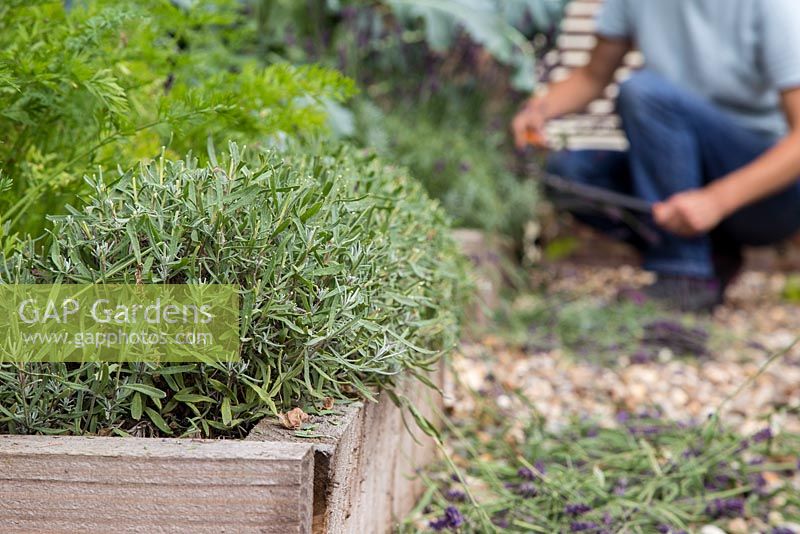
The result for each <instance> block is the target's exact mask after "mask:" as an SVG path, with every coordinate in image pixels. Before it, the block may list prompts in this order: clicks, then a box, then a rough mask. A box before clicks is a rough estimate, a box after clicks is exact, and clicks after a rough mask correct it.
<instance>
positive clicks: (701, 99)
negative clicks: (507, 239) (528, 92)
mask: <svg viewBox="0 0 800 534" xmlns="http://www.w3.org/2000/svg"><path fill="white" fill-rule="evenodd" d="M597 37H598V40H597V45H596V47H595V48H594V50H593V52H592V54H591V60H590V61H589V63H588V65H587V66H585V67H583V68H580V69H577V70H575V71H574V72H573V73H572V74H571V76H570V77H569V78H567V79H565V80H564V81H561V82H558V83H554V84H552V85H551V86H550V87H549V88H548V90H547V92H546V93H545V94H544V95H543V96H537V97H533V98H531V99H530V100H528V101H527V102H526V104H525V105H524V106H523V107H522V109H521V111H520V112H519V114H518V115H517V116H516V117H515V118H514V122H513V130H514V135H515V139H516V142H517V145H518V146H520V147H522V146H524V144H525V142H526V141H525V140H526V139H528V138H529V137H530V135H531V134H536V135H541V132H542V130H543V128H544V126H545V125H546V123H547V121H549V120H551V119H554V118H557V117H560V116H563V115H566V114H569V113H574V112H578V111H581V110H582V109H584V108H585V107H586V106H587V105H588V104H589V103H590V102H592V101H593V100H595V99H596V98H598V97H600V96H601V95H602V93H603V91H604V89H605V88H606V87H607V86H608V84H609V83H610V82H611V81H612V78H613V75H614V72H615V71H616V70H617V68H618V67H620V65H621V64H622V61H623V58H624V56H625V55H626V54H627V52H628V51H629V50H631V48H632V47H633V46H634V45H635V46H636V47H637V48H638V49H639V50H640V51H641V52H642V54H643V55H644V58H645V68H644V69H643V70H641V71H639V72H637V73H635V74H633V75H632V76H631V77H630V78H629V79H628V80H627V81H625V82H624V83H623V84H622V85H621V87H620V92H619V97H618V100H617V110H618V113H619V115H620V117H621V119H622V125H623V129H624V131H625V134H626V136H627V138H628V141H629V149H628V150H627V151H625V152H615V151H563V152H559V153H556V154H553V155H552V156H551V157H550V160H549V162H548V167H549V170H550V171H551V172H553V173H554V174H559V175H561V176H563V177H565V178H568V179H570V180H575V181H578V182H582V183H586V184H590V185H595V186H600V187H604V188H607V189H610V190H614V191H618V192H622V193H626V194H630V195H634V196H636V197H639V198H641V199H643V200H647V201H651V202H654V203H655V204H654V209H653V219H654V221H655V223H656V224H657V225H658V226H659V227H660V231H661V233H662V235H661V239H660V240H659V241H658V243H657V244H653V245H645V244H643V245H641V248H642V254H643V257H644V267H645V268H646V269H649V270H651V271H654V272H655V273H657V275H658V278H657V281H656V282H655V283H654V284H653V285H652V286H650V287H648V288H646V289H645V292H644V293H645V295H646V296H647V297H649V298H651V299H653V300H657V301H660V302H662V303H665V304H666V305H668V306H670V307H673V308H677V309H681V310H684V311H707V310H710V309H712V308H713V307H714V306H716V305H717V304H719V303H721V302H722V300H723V298H724V294H725V289H726V287H727V286H728V284H729V283H730V281H731V280H732V279H733V277H734V275H735V274H736V272H737V271H738V269H739V268H740V267H741V262H742V247H743V246H760V245H769V244H772V243H776V242H780V241H783V240H785V239H786V238H788V237H789V236H791V235H792V234H794V233H796V232H797V231H798V230H800V182H798V177H800V9H798V8H797V6H796V5H795V0H669V1H664V0H605V4H604V6H603V8H602V10H601V12H600V16H599V20H598V36H597Z"/></svg>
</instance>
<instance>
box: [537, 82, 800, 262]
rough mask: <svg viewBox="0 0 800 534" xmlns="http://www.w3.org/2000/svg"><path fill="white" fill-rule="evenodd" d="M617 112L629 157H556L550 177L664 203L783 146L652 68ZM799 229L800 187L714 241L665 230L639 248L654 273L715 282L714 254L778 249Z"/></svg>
mask: <svg viewBox="0 0 800 534" xmlns="http://www.w3.org/2000/svg"><path fill="white" fill-rule="evenodd" d="M617 111H618V113H619V115H620V117H621V118H622V125H623V128H624V130H625V134H626V136H627V137H628V140H629V144H630V149H629V150H628V151H627V152H619V151H604V150H581V151H562V152H557V153H555V154H552V155H551V156H550V158H549V160H548V171H549V172H551V173H553V174H558V175H560V176H562V177H564V178H567V179H570V180H574V181H577V182H582V183H587V184H591V185H596V186H600V187H604V188H607V189H611V190H614V191H618V192H622V193H626V194H630V195H634V196H636V197H639V198H642V199H645V200H649V201H660V200H665V199H667V198H669V197H670V196H671V195H673V194H675V193H678V192H681V191H686V190H689V189H697V188H701V187H703V186H704V185H706V184H708V183H709V182H712V181H714V180H716V179H719V178H721V177H723V176H725V175H727V174H728V173H730V172H732V171H734V170H736V169H739V168H741V167H743V166H745V165H747V164H748V163H750V162H751V161H753V160H754V159H756V158H758V157H759V156H760V155H761V154H763V153H764V152H765V151H767V150H768V149H769V148H770V147H771V146H772V145H773V144H774V143H775V141H776V140H775V139H773V138H771V137H770V136H768V135H765V134H764V133H761V132H756V131H752V130H748V129H747V128H745V127H743V126H741V125H740V124H739V123H737V122H735V121H734V120H733V119H732V118H731V117H730V116H728V115H727V114H726V113H725V112H724V111H723V110H721V109H719V108H717V107H715V106H714V105H713V104H712V103H710V102H708V101H706V100H704V99H702V98H701V97H699V96H697V95H694V94H692V93H690V92H689V91H686V90H683V89H681V88H678V87H676V86H674V85H673V84H671V83H670V82H668V81H667V80H665V79H664V78H662V77H660V76H659V75H657V74H654V73H652V72H649V71H646V70H644V71H641V72H638V73H636V74H634V75H633V76H632V77H631V78H629V79H628V80H627V81H626V82H624V83H623V84H622V85H621V87H620V93H619V98H618V101H617ZM586 222H589V223H590V224H593V225H595V226H597V227H599V228H600V229H601V230H605V231H607V232H610V233H612V234H617V235H618V236H622V237H624V232H625V228H624V227H623V226H622V225H621V224H619V223H614V222H612V221H610V220H604V219H601V218H598V217H591V218H587V219H586ZM798 230H800V183H797V184H794V185H792V186H791V187H789V188H788V189H786V190H785V191H782V192H780V193H778V194H775V195H773V196H771V197H769V198H767V199H765V200H762V201H760V202H757V203H754V204H751V205H749V206H747V207H745V208H743V209H741V210H739V211H738V212H736V213H734V214H733V215H732V216H730V217H728V218H727V219H726V220H724V221H723V222H722V223H721V224H720V225H719V227H718V228H717V229H715V230H714V231H713V232H712V233H711V234H710V235H704V236H700V237H696V238H691V239H686V238H681V237H678V236H675V235H672V234H668V233H665V232H661V237H662V239H661V240H660V242H659V243H658V244H656V245H648V244H646V243H643V242H637V243H636V244H637V245H638V246H639V248H640V249H641V251H642V253H643V256H644V266H645V268H646V269H648V270H652V271H655V272H657V273H664V274H677V275H688V276H695V277H701V278H712V277H714V275H715V269H714V255H715V254H723V255H727V256H730V255H739V254H740V253H741V248H742V247H743V246H745V245H749V246H762V245H769V244H772V243H777V242H780V241H783V240H785V239H786V238H788V237H790V236H791V235H792V234H794V233H796V232H797V231H798ZM659 232H660V231H659Z"/></svg>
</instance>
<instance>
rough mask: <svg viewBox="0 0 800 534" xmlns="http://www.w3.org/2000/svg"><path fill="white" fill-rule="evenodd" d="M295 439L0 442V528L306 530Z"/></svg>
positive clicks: (308, 471)
mask: <svg viewBox="0 0 800 534" xmlns="http://www.w3.org/2000/svg"><path fill="white" fill-rule="evenodd" d="M313 469H314V465H313V448H312V447H311V446H310V445H307V444H305V445H304V444H299V443H270V442H247V441H234V440H192V439H146V438H113V437H71V436H57V437H51V436H0V531H2V532H29V531H40V532H41V531H46V532H76V531H80V532H110V531H121V532H125V531H139V532H276V533H278V532H280V533H284V532H297V533H305V532H310V531H311V519H312V503H313V496H312V492H313Z"/></svg>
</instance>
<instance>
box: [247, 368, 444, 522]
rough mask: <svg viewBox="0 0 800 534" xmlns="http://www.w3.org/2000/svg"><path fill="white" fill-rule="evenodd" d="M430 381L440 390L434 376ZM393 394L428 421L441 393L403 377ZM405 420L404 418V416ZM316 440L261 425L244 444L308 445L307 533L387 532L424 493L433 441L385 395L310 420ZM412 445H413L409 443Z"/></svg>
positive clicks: (271, 424) (268, 423) (439, 376)
mask: <svg viewBox="0 0 800 534" xmlns="http://www.w3.org/2000/svg"><path fill="white" fill-rule="evenodd" d="M430 378H431V380H432V381H433V382H434V383H436V384H439V385H440V386H441V383H442V374H441V371H438V372H437V373H435V374H434V376H431V377H430ZM398 392H399V393H401V394H404V395H406V396H407V397H408V398H409V399H410V400H411V401H412V402H414V404H415V405H416V406H417V407H418V408H419V409H420V410H421V411H422V412H423V413H425V414H426V415H427V416H429V417H433V414H434V412H435V410H434V409H433V407H434V406H438V407H441V405H442V399H441V395H440V394H439V393H438V392H436V391H433V390H430V389H429V388H427V387H426V386H424V385H423V384H421V383H420V382H418V381H416V380H413V379H405V380H404V381H403V382H402V383H401V385H400V386H398ZM405 416H406V417H408V414H406V415H405ZM311 422H312V423H313V424H314V425H315V428H314V433H315V434H316V435H317V436H318V437H315V438H299V437H297V436H295V435H294V434H293V433H292V432H290V431H287V430H285V429H283V428H281V427H279V426H278V425H276V424H275V422H274V421H270V420H264V421H261V422H260V423H259V424H258V425H256V427H255V428H254V429H253V430H252V431H251V433H250V435H249V436H248V437H247V439H248V440H256V441H257V440H262V439H267V440H282V441H302V442H303V443H312V444H314V446H315V447H316V456H315V483H314V486H315V487H314V521H313V531H314V533H315V534H316V533H330V534H339V533H344V532H348V533H349V532H358V533H361V532H364V533H367V532H368V533H370V534H380V533H388V532H391V531H392V528H393V525H394V524H395V523H396V522H397V521H398V520H400V519H403V518H404V517H405V516H406V515H407V514H408V512H409V511H410V510H411V509H412V508H413V506H414V504H415V503H416V501H417V499H418V498H419V495H420V494H421V492H422V490H423V486H422V481H421V480H419V479H418V478H415V477H414V475H415V472H416V470H417V469H418V468H420V467H423V466H425V465H427V464H428V463H430V462H431V461H432V460H433V459H434V458H435V455H436V447H435V443H434V442H433V440H432V439H431V438H430V437H428V436H425V435H424V434H423V433H422V432H421V431H420V430H419V429H417V428H416V427H415V426H414V422H413V421H412V420H411V419H410V418H409V420H408V423H409V428H410V429H411V432H409V431H408V429H407V428H406V426H405V425H404V423H403V413H402V412H401V410H400V409H399V408H398V407H397V406H395V405H394V403H392V401H391V399H390V398H389V397H388V396H387V395H385V394H384V395H381V396H380V397H379V401H378V402H367V403H361V402H357V403H353V404H351V405H349V406H347V407H344V408H341V409H339V410H338V411H337V414H336V415H334V416H326V417H324V418H317V417H314V418H312V421H311ZM415 440H416V441H415Z"/></svg>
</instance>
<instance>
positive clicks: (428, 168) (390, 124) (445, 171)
mask: <svg viewBox="0 0 800 534" xmlns="http://www.w3.org/2000/svg"><path fill="white" fill-rule="evenodd" d="M456 102H457V100H456V99H454V98H452V97H450V98H448V99H444V98H437V99H433V100H432V101H431V102H430V103H429V104H427V105H424V106H419V105H416V106H415V105H410V106H399V105H398V106H397V107H396V108H395V109H394V110H392V111H389V112H387V113H383V112H381V111H380V110H379V109H377V108H375V107H374V106H366V105H362V107H360V108H359V113H358V114H357V116H358V119H359V122H358V124H359V128H358V131H359V132H360V133H361V135H362V141H361V142H362V143H363V144H365V145H366V146H371V147H374V148H375V150H377V151H378V153H379V154H380V155H381V156H382V157H383V158H385V159H392V160H395V161H398V162H399V163H401V164H402V165H404V166H407V167H408V168H409V169H411V170H412V173H413V174H414V176H415V177H417V178H418V179H419V180H420V181H422V183H423V184H424V185H425V188H426V189H427V190H428V192H429V193H430V194H431V196H433V197H434V198H437V199H439V200H440V201H441V202H442V205H443V206H444V207H445V209H446V210H447V211H448V213H450V214H451V216H452V217H453V220H454V224H456V225H459V226H463V227H470V228H480V229H483V230H489V231H495V232H501V233H504V234H506V235H508V236H511V237H514V238H515V239H517V240H520V239H521V238H522V234H523V230H524V225H525V223H526V222H528V221H530V220H531V219H533V218H534V217H535V216H536V210H537V206H538V200H539V195H538V190H537V187H536V185H535V184H534V183H533V182H532V181H530V180H527V181H525V180H521V179H520V178H518V177H517V176H516V175H515V174H514V172H513V171H512V169H510V168H509V167H508V165H509V163H508V160H509V154H508V152H507V150H506V147H504V141H505V132H504V131H502V130H501V131H496V130H494V131H493V130H492V128H491V127H490V125H488V124H483V123H482V120H481V119H480V118H478V117H471V116H469V111H467V109H468V106H467V104H466V103H459V105H456V104H455V103H456ZM476 124H480V127H476ZM370 125H371V126H370Z"/></svg>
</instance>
